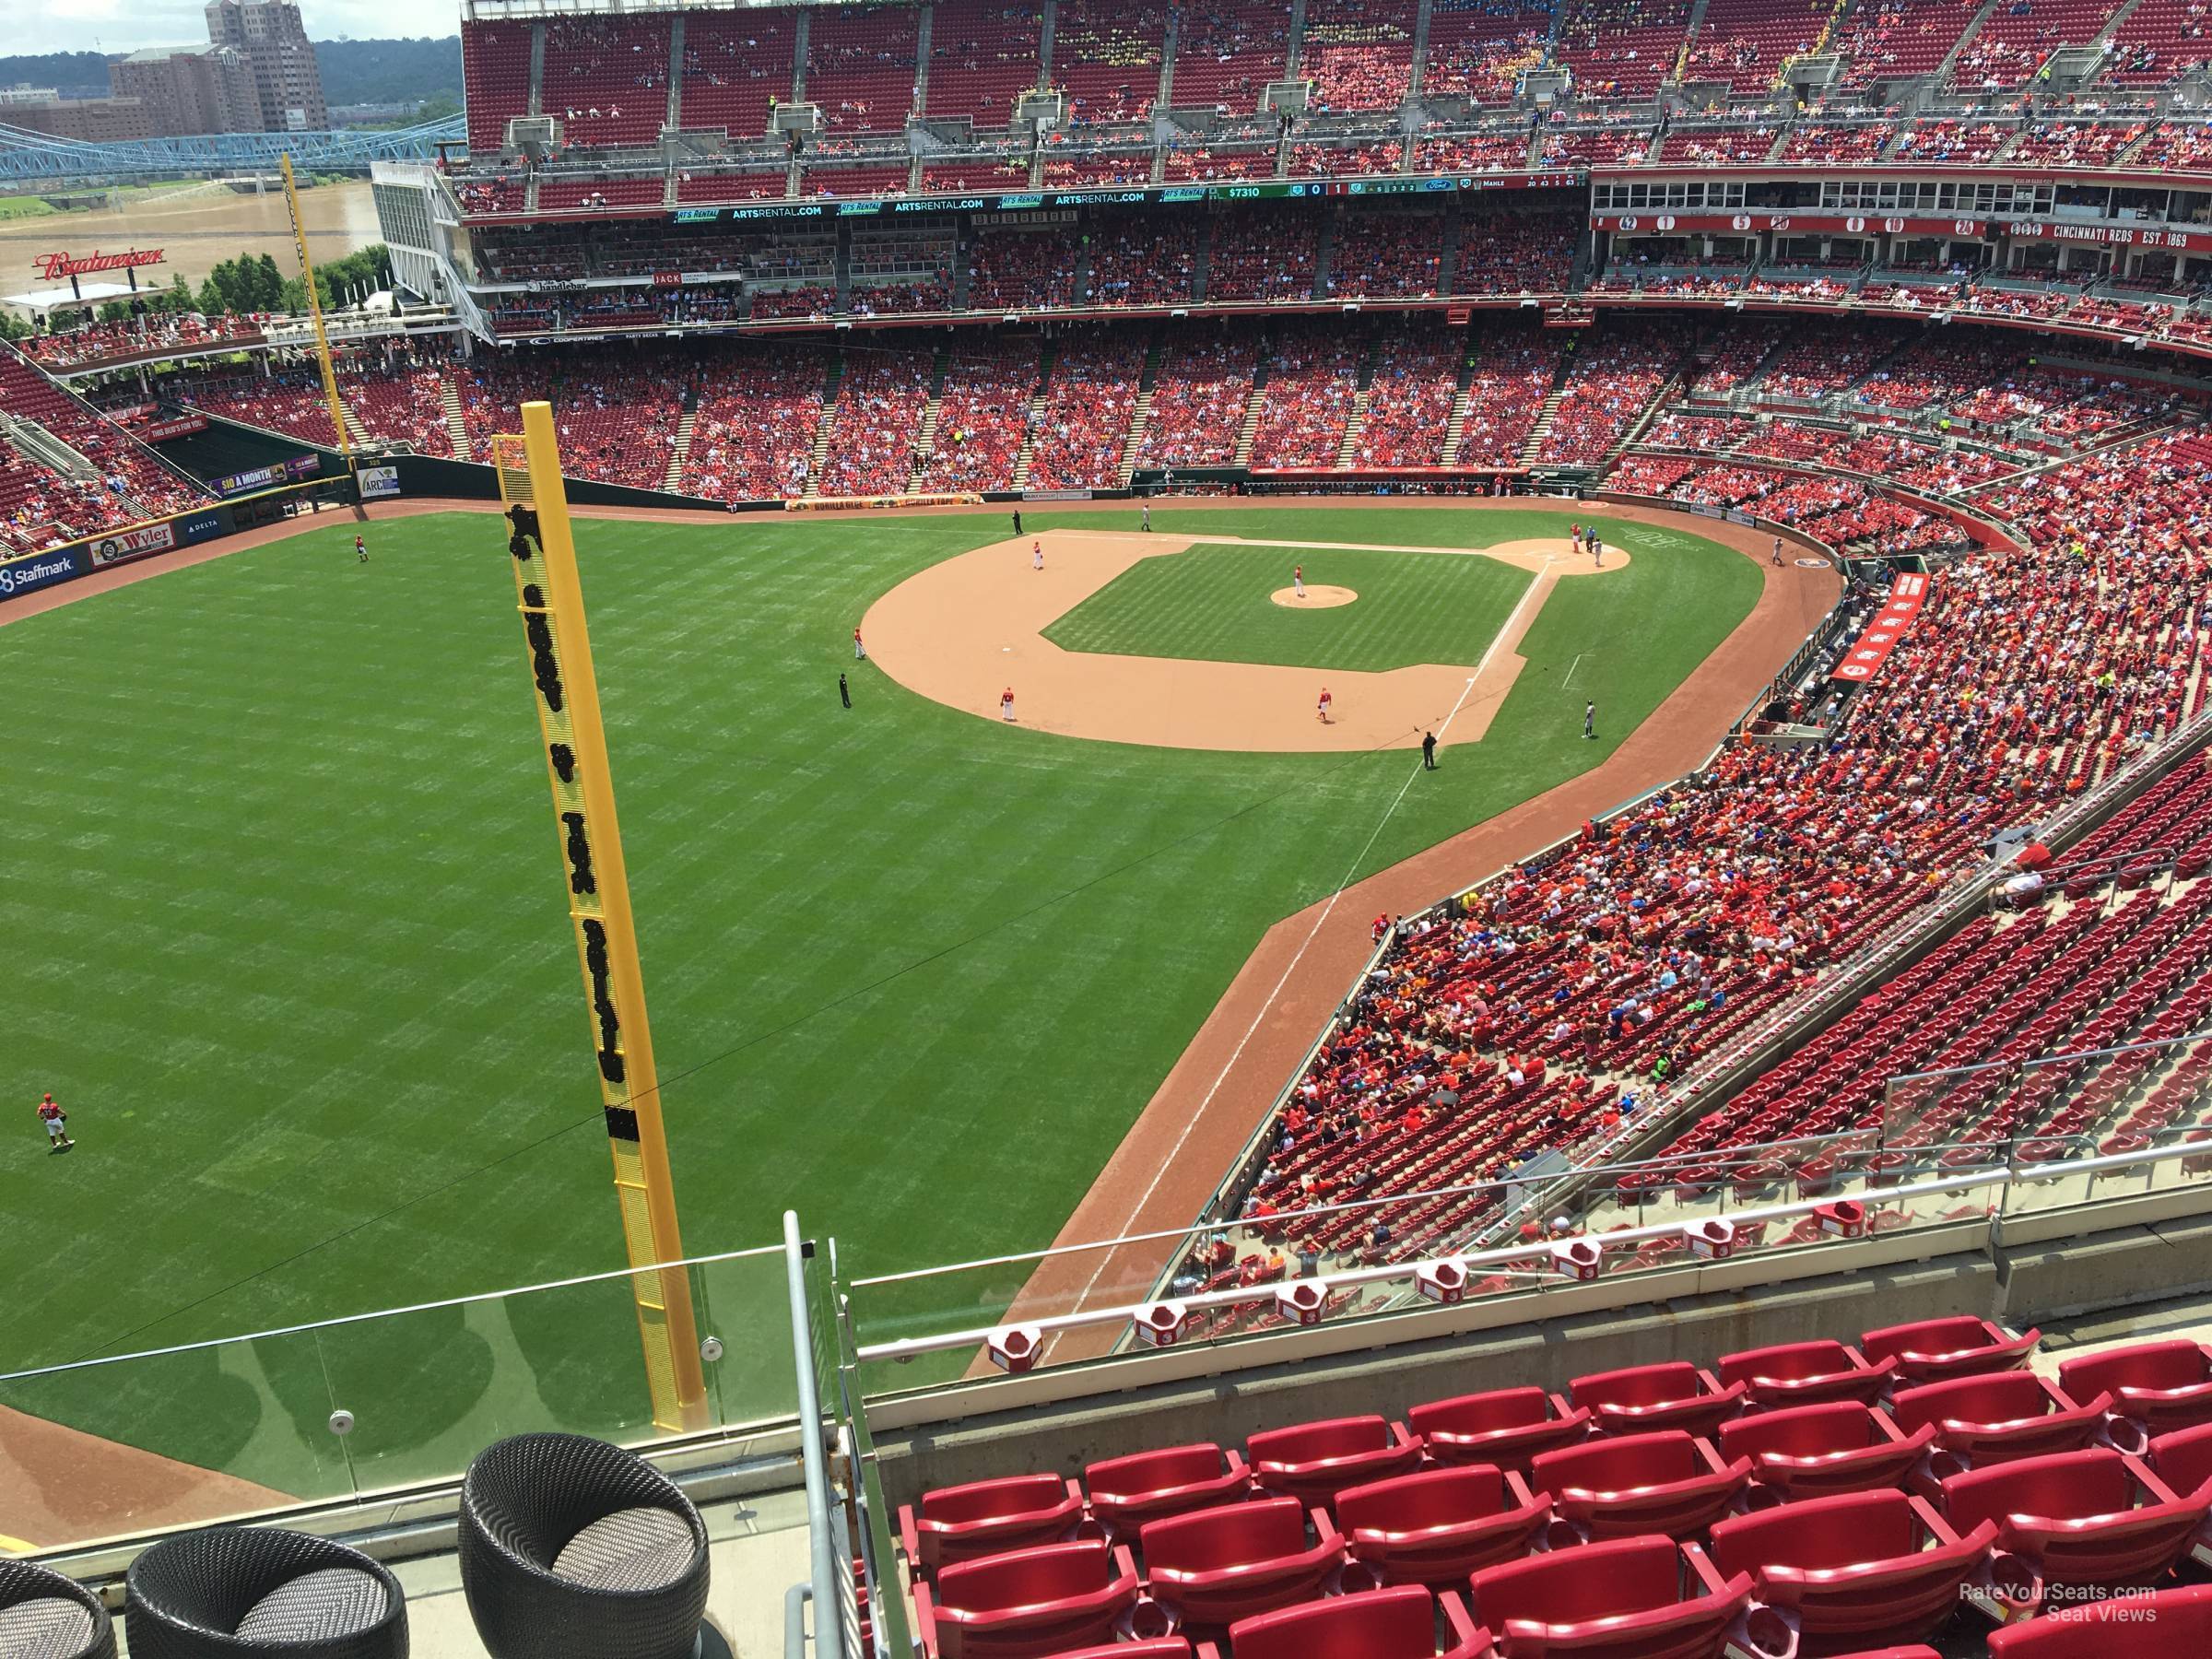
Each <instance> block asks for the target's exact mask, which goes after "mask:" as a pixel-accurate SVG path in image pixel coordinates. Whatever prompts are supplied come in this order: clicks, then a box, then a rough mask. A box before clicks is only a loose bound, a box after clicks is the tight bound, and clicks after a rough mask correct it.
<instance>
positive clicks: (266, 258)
mask: <svg viewBox="0 0 2212 1659" xmlns="http://www.w3.org/2000/svg"><path fill="white" fill-rule="evenodd" d="M283 299H284V273H283V272H281V271H279V270H278V269H277V261H276V259H275V257H274V256H273V255H270V254H267V253H264V254H263V255H262V256H261V258H260V259H259V260H258V261H257V262H255V265H254V270H253V310H255V311H275V310H276V309H277V306H278V305H279V304H280V303H281V302H282V301H283Z"/></svg>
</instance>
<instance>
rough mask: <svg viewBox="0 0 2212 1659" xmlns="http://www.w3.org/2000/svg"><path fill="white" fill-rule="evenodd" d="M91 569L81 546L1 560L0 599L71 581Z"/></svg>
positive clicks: (4, 599)
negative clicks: (2, 561) (3, 561)
mask: <svg viewBox="0 0 2212 1659" xmlns="http://www.w3.org/2000/svg"><path fill="white" fill-rule="evenodd" d="M90 568H91V565H90V563H89V561H88V559H86V558H85V552H84V549H83V548H82V547H64V548H62V549H61V551H59V552H57V553H30V554H26V555H25V556H24V557H23V558H21V559H8V560H6V562H5V563H0V601H6V600H9V599H20V598H21V597H22V596H23V595H24V594H35V593H37V592H38V591H39V590H40V589H41V588H50V587H53V586H54V585H55V584H56V583H58V582H72V581H74V580H76V578H77V577H79V576H82V575H83V574H84V573H85V572H86V571H88V570H89V569H90Z"/></svg>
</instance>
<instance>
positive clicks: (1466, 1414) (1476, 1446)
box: [1092, 1388, 1590, 1503]
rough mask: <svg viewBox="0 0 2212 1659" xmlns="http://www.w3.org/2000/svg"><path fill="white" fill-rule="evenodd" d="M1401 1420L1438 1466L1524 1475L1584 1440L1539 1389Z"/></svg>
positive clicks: (1579, 1418) (1568, 1412)
mask: <svg viewBox="0 0 2212 1659" xmlns="http://www.w3.org/2000/svg"><path fill="white" fill-rule="evenodd" d="M1406 1421H1407V1422H1409V1423H1411V1424H1412V1425H1413V1431H1414V1432H1415V1433H1416V1434H1418V1435H1419V1436H1420V1437H1421V1440H1422V1441H1423V1442H1424V1443H1425V1444H1426V1445H1427V1446H1428V1448H1429V1455H1430V1456H1431V1457H1433V1458H1435V1459H1436V1460H1437V1461H1438V1462H1439V1463H1487V1464H1496V1465H1498V1466H1499V1467H1500V1468H1502V1469H1519V1470H1522V1471H1523V1472H1524V1473H1525V1472H1526V1470H1527V1468H1528V1465H1529V1461H1530V1460H1531V1459H1532V1458H1534V1457H1535V1455H1536V1454H1537V1453H1540V1452H1549V1451H1552V1450H1554V1449H1555V1448H1557V1447H1559V1446H1571V1445H1573V1444H1574V1443H1575V1442H1576V1441H1583V1440H1587V1439H1588V1438H1589V1437H1590V1412H1589V1410H1588V1408H1587V1407H1575V1408H1569V1407H1568V1406H1566V1405H1564V1404H1563V1403H1562V1402H1560V1401H1559V1399H1557V1398H1556V1397H1555V1396H1553V1395H1551V1394H1546V1393H1545V1392H1544V1391H1543V1390H1542V1389H1540V1388H1500V1389H1498V1390H1495V1391H1494V1392H1492V1393H1489V1394H1459V1395H1456V1396H1455V1397H1453V1398H1452V1399H1449V1400H1435V1401H1431V1402H1430V1404H1429V1405H1426V1406H1415V1407H1414V1408H1413V1409H1412V1410H1411V1411H1409V1412H1407V1413H1406ZM1092 1500H1093V1502H1094V1503H1095V1502H1096V1500H1097V1494H1096V1492H1093V1494H1092Z"/></svg>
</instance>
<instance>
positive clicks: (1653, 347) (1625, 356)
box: [1535, 324, 1681, 465]
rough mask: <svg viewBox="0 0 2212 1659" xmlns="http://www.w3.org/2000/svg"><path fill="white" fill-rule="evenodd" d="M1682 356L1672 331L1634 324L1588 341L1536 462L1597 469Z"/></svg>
mask: <svg viewBox="0 0 2212 1659" xmlns="http://www.w3.org/2000/svg"><path fill="white" fill-rule="evenodd" d="M1680 356H1681V345H1680V341H1679V339H1678V337H1677V331H1676V330H1674V329H1673V328H1671V327H1665V326H1653V325H1649V324H1644V325H1637V324H1628V325H1625V326H1623V327H1620V328H1618V329H1615V330H1612V331H1609V332H1608V333H1606V335H1600V336H1595V337H1587V338H1584V339H1583V341H1582V342H1581V345H1580V349H1579V350H1578V351H1577V352H1576V354H1575V359H1574V361H1573V364H1572V366H1571V368H1570V370H1569V371H1568V375H1567V383H1566V385H1565V387H1564V388H1563V389H1562V392H1561V395H1560V398H1559V406H1558V407H1557V408H1555V409H1554V410H1553V411H1552V418H1551V427H1550V429H1549V430H1547V432H1546V433H1545V434H1544V436H1543V439H1542V441H1540V442H1539V443H1538V444H1537V446H1536V453H1535V458H1536V459H1537V460H1538V461H1550V462H1566V463H1569V464H1571V465H1593V464H1594V463H1595V462H1596V461H1597V460H1598V459H1599V458H1600V457H1602V456H1603V455H1605V453H1606V452H1607V451H1608V450H1610V449H1611V448H1612V447H1613V445H1614V444H1615V443H1617V442H1618V441H1619V440H1620V439H1621V438H1622V437H1623V435H1625V434H1626V433H1627V431H1628V429H1629V428H1630V425H1631V424H1632V423H1633V422H1634V421H1635V419H1636V418H1637V417H1638V416H1639V415H1641V414H1642V413H1643V411H1644V410H1645V409H1647V408H1649V407H1650V406H1651V404H1652V400H1653V398H1654V397H1656V396H1657V395H1658V394H1659V391H1660V388H1661V387H1663V386H1664V385H1665V383H1666V380H1667V376H1668V375H1669V374H1670V373H1671V372H1672V371H1673V370H1674V369H1675V367H1676V365H1677V362H1678V361H1679V359H1680Z"/></svg>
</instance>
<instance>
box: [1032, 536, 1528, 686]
mask: <svg viewBox="0 0 2212 1659" xmlns="http://www.w3.org/2000/svg"><path fill="white" fill-rule="evenodd" d="M1300 566H1302V567H1303V568H1304V571H1305V573H1306V585H1307V587H1308V588H1310V589H1311V588H1314V587H1319V586H1323V585H1328V586H1334V587H1344V588H1349V589H1351V590H1352V592H1353V593H1355V594H1359V598H1358V599H1356V600H1355V601H1353V602H1352V603H1351V604H1349V605H1339V606H1326V607H1324V606H1299V605H1295V604H1293V605H1277V603H1276V602H1275V600H1274V598H1273V595H1274V594H1275V593H1276V591H1277V589H1281V588H1288V587H1289V586H1290V579H1291V572H1292V571H1293V570H1294V569H1297V568H1299V567H1300ZM1534 580H1535V578H1534V577H1532V576H1531V575H1530V574H1529V573H1528V572H1527V571H1522V570H1517V569H1515V568H1514V567H1513V566H1512V565H1509V564H1505V563H1502V562H1500V560H1498V559H1485V558H1482V557H1481V556H1480V555H1467V554H1454V553H1377V552H1354V551H1350V550H1347V549H1341V548H1331V547H1220V546H1214V545H1208V544H1206V543H1201V544H1199V545H1198V546H1196V547H1191V548H1190V549H1188V550H1187V551H1185V552H1182V553H1176V554H1171V555H1169V556H1167V557H1164V558H1159V559H1140V560H1139V561H1138V562H1137V563H1135V564H1134V565H1131V566H1130V567H1129V568H1128V569H1127V570H1126V571H1123V572H1122V573H1121V574H1120V575H1119V576H1116V577H1115V578H1114V579H1113V580H1112V582H1108V583H1107V584H1106V585H1105V586H1104V587H1102V588H1100V590H1099V591H1098V592H1097V593H1095V594H1091V596H1090V597H1089V598H1088V599H1086V600H1084V601H1083V603H1082V604H1080V605H1078V606H1076V607H1075V609H1073V610H1071V611H1069V612H1068V613H1067V614H1066V615H1065V616H1064V617H1062V618H1060V619H1059V620H1058V621H1056V622H1054V623H1053V625H1052V626H1051V627H1050V628H1048V629H1045V630H1044V637H1045V638H1046V639H1048V640H1050V641H1052V642H1053V644H1055V645H1058V646H1060V647H1061V648H1062V649H1063V650H1066V651H1089V652H1103V653H1109V654H1112V655H1116V656H1154V657H1187V658H1193V659H1195V660H1198V661H1201V662H1217V663H1268V664H1273V665H1277V666H1280V667H1285V668H1326V669H1335V670H1337V671H1339V672H1343V671H1347V670H1352V671H1365V672H1372V673H1381V672H1383V671H1386V670H1389V669H1392V668H1406V667H1412V666H1415V665H1418V664H1423V663H1464V664H1470V665H1471V664H1474V663H1478V662H1480V661H1481V660H1482V653H1483V652H1484V651H1485V650H1486V649H1488V645H1489V643H1490V641H1492V640H1493V639H1495V638H1496V637H1497V635H1498V630H1499V629H1500V628H1502V627H1503V626H1504V625H1505V619H1506V618H1507V617H1509V616H1511V615H1512V610H1513V606H1515V605H1516V604H1518V603H1519V602H1520V599H1521V595H1522V594H1524V593H1526V592H1527V591H1528V585H1529V583H1530V582H1533V581H1534Z"/></svg>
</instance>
